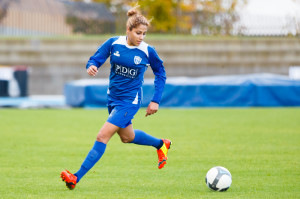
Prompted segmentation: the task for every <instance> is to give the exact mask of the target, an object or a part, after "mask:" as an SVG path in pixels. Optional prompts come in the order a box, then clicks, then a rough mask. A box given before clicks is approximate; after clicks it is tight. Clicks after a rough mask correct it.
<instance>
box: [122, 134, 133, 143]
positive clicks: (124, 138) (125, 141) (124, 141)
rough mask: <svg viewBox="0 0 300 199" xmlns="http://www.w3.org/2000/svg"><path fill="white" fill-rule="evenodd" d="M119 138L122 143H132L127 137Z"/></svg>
mask: <svg viewBox="0 0 300 199" xmlns="http://www.w3.org/2000/svg"><path fill="white" fill-rule="evenodd" d="M120 138H121V141H122V142H123V143H130V142H132V140H133V139H131V138H129V137H124V136H123V137H121V136H120Z"/></svg>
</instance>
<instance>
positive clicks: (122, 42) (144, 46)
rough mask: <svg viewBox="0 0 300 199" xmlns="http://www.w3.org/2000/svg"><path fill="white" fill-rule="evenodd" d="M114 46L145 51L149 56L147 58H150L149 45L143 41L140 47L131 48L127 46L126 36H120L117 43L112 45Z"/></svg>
mask: <svg viewBox="0 0 300 199" xmlns="http://www.w3.org/2000/svg"><path fill="white" fill-rule="evenodd" d="M114 44H120V45H124V46H126V47H127V48H130V49H134V48H137V49H139V50H141V51H143V52H144V53H145V54H146V55H147V57H149V53H148V44H147V43H145V42H143V41H142V43H141V44H140V45H139V46H129V45H128V44H127V41H126V36H120V37H119V38H118V39H117V40H116V41H114V42H113V43H112V45H114Z"/></svg>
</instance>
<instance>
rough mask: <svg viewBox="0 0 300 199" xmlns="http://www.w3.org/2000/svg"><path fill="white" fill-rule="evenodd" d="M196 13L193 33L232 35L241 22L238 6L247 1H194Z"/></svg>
mask: <svg viewBox="0 0 300 199" xmlns="http://www.w3.org/2000/svg"><path fill="white" fill-rule="evenodd" d="M192 4H193V5H194V8H195V12H194V17H193V24H194V27H193V29H192V33H194V34H204V35H232V34H233V28H234V24H235V23H237V22H238V21H239V14H238V12H237V10H236V9H237V7H238V6H244V5H246V4H247V0H214V1H212V0H193V1H192Z"/></svg>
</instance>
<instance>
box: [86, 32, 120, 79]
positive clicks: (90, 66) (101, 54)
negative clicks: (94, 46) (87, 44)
mask: <svg viewBox="0 0 300 199" xmlns="http://www.w3.org/2000/svg"><path fill="white" fill-rule="evenodd" d="M117 38H118V37H112V38H110V39H108V40H107V41H106V42H104V43H103V44H102V45H101V46H100V47H99V48H98V50H97V51H96V53H95V54H94V55H93V56H91V57H90V59H89V60H88V62H87V64H86V69H87V73H88V74H89V75H90V76H95V75H97V73H98V68H99V67H100V66H102V64H104V62H105V61H106V59H107V58H108V57H109V56H110V48H111V45H112V43H113V42H114V41H115V40H116V39H117Z"/></svg>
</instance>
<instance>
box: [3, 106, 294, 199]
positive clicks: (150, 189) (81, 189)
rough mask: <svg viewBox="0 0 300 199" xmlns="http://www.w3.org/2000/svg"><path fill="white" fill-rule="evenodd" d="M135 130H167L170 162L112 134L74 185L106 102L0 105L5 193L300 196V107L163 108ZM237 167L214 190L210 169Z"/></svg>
mask: <svg viewBox="0 0 300 199" xmlns="http://www.w3.org/2000/svg"><path fill="white" fill-rule="evenodd" d="M144 114H145V109H141V110H140V111H139V113H138V114H137V115H136V116H135V119H134V120H133V122H134V128H137V129H142V130H144V131H146V132H148V133H150V134H151V135H153V136H156V137H160V138H169V139H171V140H172V142H173V145H172V147H171V149H170V151H169V154H168V157H169V160H168V163H167V165H166V166H165V168H164V169H162V170H159V169H157V154H156V150H155V149H154V148H152V147H146V146H138V145H134V144H123V143H121V141H120V139H119V137H118V136H117V135H115V136H114V137H113V138H112V139H111V141H110V142H109V144H108V146H107V150H106V152H105V154H104V155H103V157H102V159H101V160H100V161H99V162H98V163H97V164H96V165H95V167H94V168H93V169H92V170H90V172H89V173H88V174H87V175H86V176H85V177H84V178H83V179H82V180H81V182H80V183H79V184H78V185H77V186H76V188H75V189H74V190H72V191H70V190H68V189H67V188H66V187H65V184H64V183H63V182H62V181H61V179H60V178H59V175H60V172H61V171H62V170H63V169H68V170H70V171H71V172H76V171H77V170H78V168H79V167H80V165H81V163H82V161H83V160H84V158H85V157H86V155H87V153H88V152H89V150H90V149H91V147H92V145H93V143H94V140H95V137H96V134H97V132H98V130H99V129H100V127H101V126H102V124H103V123H104V122H105V120H106V118H107V111H106V109H94V110H85V109H70V110H53V109H37V110H16V109H0V146H1V148H0V150H1V152H0V198H149V199H150V198H151V199H154V198H222V199H223V198H251V199H252V198H272V199H273V198H280V199H282V198H300V155H299V154H300V108H216V109H214V108H202V109H160V110H159V112H158V113H157V114H155V115H152V116H150V117H147V118H145V117H144ZM213 166H224V167H226V168H227V169H228V170H229V171H230V172H231V174H232V180H233V182H232V185H231V187H230V189H229V190H228V191H226V192H213V191H210V190H209V189H208V188H207V187H206V185H205V175H206V172H207V171H208V170H209V169H210V168H211V167H213Z"/></svg>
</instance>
